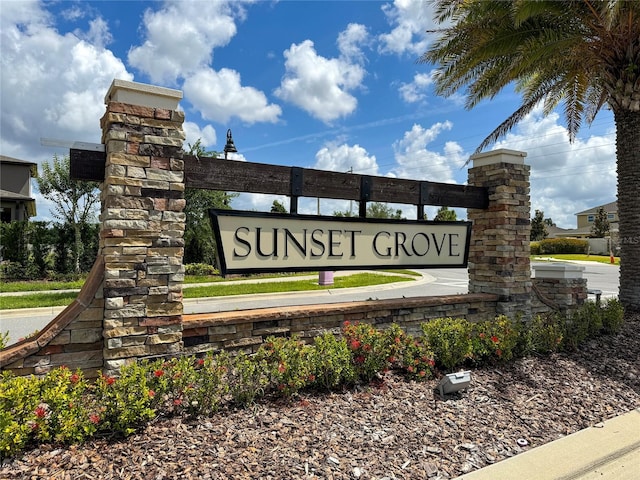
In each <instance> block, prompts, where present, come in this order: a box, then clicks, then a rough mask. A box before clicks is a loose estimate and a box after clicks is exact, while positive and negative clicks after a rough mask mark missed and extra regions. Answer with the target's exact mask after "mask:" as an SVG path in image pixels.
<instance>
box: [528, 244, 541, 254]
mask: <svg viewBox="0 0 640 480" xmlns="http://www.w3.org/2000/svg"><path fill="white" fill-rule="evenodd" d="M529 246H530V248H531V255H540V242H531V243H530V244H529Z"/></svg>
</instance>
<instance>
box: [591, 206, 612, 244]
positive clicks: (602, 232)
mask: <svg viewBox="0 0 640 480" xmlns="http://www.w3.org/2000/svg"><path fill="white" fill-rule="evenodd" d="M609 228H610V225H609V219H607V212H605V211H604V208H602V207H600V208H599V209H598V212H597V213H596V216H595V218H594V219H593V225H592V226H591V236H592V237H595V238H604V237H606V236H607V235H609Z"/></svg>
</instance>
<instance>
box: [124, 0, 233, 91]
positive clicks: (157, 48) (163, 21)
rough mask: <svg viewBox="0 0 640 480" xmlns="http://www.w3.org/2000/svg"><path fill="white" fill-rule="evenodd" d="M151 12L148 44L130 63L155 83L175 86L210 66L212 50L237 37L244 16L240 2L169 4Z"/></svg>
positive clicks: (146, 25) (145, 21)
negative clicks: (180, 79) (237, 26)
mask: <svg viewBox="0 0 640 480" xmlns="http://www.w3.org/2000/svg"><path fill="white" fill-rule="evenodd" d="M162 5H163V7H162V8H161V9H159V10H157V11H153V10H151V9H148V10H147V11H146V12H145V14H144V19H143V24H144V33H145V41H144V43H143V44H142V45H140V46H136V47H133V48H132V49H131V50H130V51H129V55H128V61H129V63H130V64H131V65H132V66H134V67H135V68H137V69H139V70H140V71H142V72H144V73H146V74H147V75H149V78H151V80H152V82H154V83H163V82H164V83H169V84H175V82H176V80H177V79H178V77H184V76H187V75H189V74H191V73H193V72H195V71H197V70H200V69H201V68H203V67H205V66H208V65H210V63H211V61H212V59H213V49H214V48H216V47H221V46H224V45H227V44H228V43H229V41H230V40H231V38H233V36H234V35H235V34H236V31H237V29H236V23H235V22H236V19H242V18H243V17H244V15H245V12H244V9H243V7H242V4H241V3H240V2H224V1H215V2H191V1H175V0H174V1H168V2H165V3H163V4H162Z"/></svg>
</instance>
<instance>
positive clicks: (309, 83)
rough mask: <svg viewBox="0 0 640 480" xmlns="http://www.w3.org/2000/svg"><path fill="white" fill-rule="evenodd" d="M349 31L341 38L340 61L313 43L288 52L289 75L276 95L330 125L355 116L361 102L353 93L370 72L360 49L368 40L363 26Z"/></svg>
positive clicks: (287, 67) (294, 46) (300, 45)
mask: <svg viewBox="0 0 640 480" xmlns="http://www.w3.org/2000/svg"><path fill="white" fill-rule="evenodd" d="M346 32H347V33H345V32H343V33H341V34H340V35H341V36H340V37H339V46H340V48H341V50H342V51H343V56H342V57H340V58H326V57H323V56H321V55H318V53H317V52H316V50H315V47H314V43H313V42H312V41H311V40H305V41H303V42H302V43H300V44H293V45H291V47H290V48H289V49H288V50H285V52H284V57H285V59H286V60H285V68H286V73H285V75H284V77H283V78H282V81H281V83H280V87H278V88H277V89H276V91H275V94H276V95H277V96H278V97H279V98H281V99H282V100H284V101H287V102H290V103H292V104H294V105H296V106H298V107H300V108H301V109H303V110H304V111H306V112H308V113H309V114H310V115H311V116H313V117H314V118H317V119H319V120H321V121H323V122H325V123H327V124H329V123H330V122H332V121H333V120H336V119H337V118H340V117H345V116H347V115H349V114H351V113H352V112H353V111H354V110H355V109H356V107H357V105H358V101H357V99H356V98H355V97H354V96H353V95H352V94H351V93H350V91H352V90H353V89H355V88H357V87H359V86H360V85H361V84H362V80H363V79H364V76H365V73H366V72H365V69H364V68H363V67H362V66H361V64H360V61H361V56H359V55H358V52H359V50H358V48H357V47H356V44H357V41H358V39H359V38H364V37H362V35H363V31H362V29H360V28H359V27H353V26H351V25H350V26H349V27H348V28H347V30H346ZM344 54H348V55H349V56H344Z"/></svg>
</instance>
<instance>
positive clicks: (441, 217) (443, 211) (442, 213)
mask: <svg viewBox="0 0 640 480" xmlns="http://www.w3.org/2000/svg"><path fill="white" fill-rule="evenodd" d="M433 219H434V220H438V221H441V222H455V221H456V220H458V215H456V211H455V210H449V207H440V208H439V209H438V212H437V213H436V216H435V217H434V218H433Z"/></svg>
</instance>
